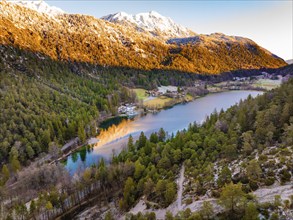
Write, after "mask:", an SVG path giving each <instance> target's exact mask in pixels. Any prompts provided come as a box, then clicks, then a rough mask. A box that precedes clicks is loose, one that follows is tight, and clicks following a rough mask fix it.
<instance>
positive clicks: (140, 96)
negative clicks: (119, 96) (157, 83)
mask: <svg viewBox="0 0 293 220" xmlns="http://www.w3.org/2000/svg"><path fill="white" fill-rule="evenodd" d="M133 91H134V92H135V93H136V96H137V98H138V99H139V100H144V99H146V98H147V97H148V96H147V95H146V93H145V92H146V90H145V89H133Z"/></svg>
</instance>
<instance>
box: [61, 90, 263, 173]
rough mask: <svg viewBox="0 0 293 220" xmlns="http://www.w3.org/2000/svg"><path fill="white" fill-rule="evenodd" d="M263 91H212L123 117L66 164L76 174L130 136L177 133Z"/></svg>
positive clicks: (120, 144)
mask: <svg viewBox="0 0 293 220" xmlns="http://www.w3.org/2000/svg"><path fill="white" fill-rule="evenodd" d="M261 93H262V92H258V91H229V92H222V93H216V94H210V95H207V96H205V97H201V98H198V99H196V100H194V101H192V102H189V103H186V104H180V105H176V106H174V107H173V108H170V109H166V110H162V111H160V112H159V113H156V114H148V115H146V116H143V117H140V118H136V119H134V120H123V121H122V122H120V123H119V124H113V125H112V126H110V127H109V128H107V129H106V130H103V131H102V132H101V133H100V134H99V136H98V138H99V140H100V141H99V143H98V144H96V145H95V146H94V147H92V148H86V147H84V148H82V149H80V150H79V151H77V152H75V153H73V154H71V155H69V156H68V158H67V160H66V162H65V167H66V169H67V170H68V171H69V172H70V174H72V175H73V174H74V173H75V172H77V171H78V170H83V169H85V168H86V167H89V166H91V165H92V164H94V163H98V161H99V160H100V159H101V158H104V159H105V160H106V161H108V160H109V159H110V158H111V156H112V155H113V153H115V154H117V153H119V152H120V151H121V149H123V147H125V146H126V144H127V141H128V137H129V135H132V136H133V138H134V140H136V139H138V136H139V135H140V133H141V132H142V131H143V132H144V133H145V135H146V136H149V135H150V134H151V133H152V132H155V131H158V130H159V129H160V128H164V130H165V131H167V132H168V134H171V133H176V132H177V131H179V130H183V129H184V128H187V127H188V125H189V124H190V123H193V122H195V121H196V122H197V123H202V122H203V121H204V120H205V118H206V117H207V116H208V115H210V114H211V113H212V112H213V111H214V110H215V109H216V110H217V111H220V110H221V109H224V110H225V109H227V108H229V107H230V106H232V105H234V104H236V103H237V102H239V101H240V100H241V99H242V100H244V99H246V98H247V97H248V95H251V96H252V97H256V96H257V95H259V94H261Z"/></svg>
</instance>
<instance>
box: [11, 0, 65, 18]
mask: <svg viewBox="0 0 293 220" xmlns="http://www.w3.org/2000/svg"><path fill="white" fill-rule="evenodd" d="M11 3H15V4H18V5H20V6H23V7H26V8H29V9H32V10H35V11H37V12H39V13H44V14H46V15H48V16H51V17H54V16H57V15H60V14H64V13H65V12H64V11H63V10H62V9H60V8H57V7H55V6H50V5H48V4H47V3H46V2H44V1H15V2H11Z"/></svg>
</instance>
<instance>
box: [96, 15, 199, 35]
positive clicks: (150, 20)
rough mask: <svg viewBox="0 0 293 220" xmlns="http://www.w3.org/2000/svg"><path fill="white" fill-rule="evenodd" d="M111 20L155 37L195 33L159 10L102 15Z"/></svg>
mask: <svg viewBox="0 0 293 220" xmlns="http://www.w3.org/2000/svg"><path fill="white" fill-rule="evenodd" d="M101 19H104V20H106V21H109V22H113V23H118V24H122V25H128V26H132V27H134V28H135V29H136V30H137V31H140V32H146V33H150V34H151V35H153V36H155V37H163V38H170V37H189V36H192V35H195V33H194V32H193V31H191V30H188V29H187V28H185V27H183V26H181V25H178V24H176V23H175V22H174V21H173V20H172V19H171V18H167V17H164V16H162V15H160V14H159V13H158V12H155V11H150V12H148V13H139V14H136V15H129V14H127V13H125V12H119V13H115V14H110V15H107V16H104V17H102V18H101Z"/></svg>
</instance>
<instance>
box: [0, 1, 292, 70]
mask: <svg viewBox="0 0 293 220" xmlns="http://www.w3.org/2000/svg"><path fill="white" fill-rule="evenodd" d="M124 15H125V16H124V17H127V19H126V20H127V21H128V20H131V21H135V23H134V25H126V24H125V22H124V23H117V22H114V23H113V22H109V21H106V20H105V18H104V19H97V18H95V17H93V16H87V15H79V14H67V13H64V12H62V11H61V10H59V9H57V8H55V7H51V6H48V5H47V4H46V3H44V2H43V1H42V2H33V3H30V2H23V3H11V2H6V1H1V2H0V44H2V45H12V46H13V47H18V48H20V49H24V50H29V51H33V52H37V53H40V54H43V55H48V56H50V57H51V58H52V59H55V60H61V61H75V62H87V63H92V64H97V65H100V66H104V67H106V66H114V67H129V68H135V69H144V70H150V69H165V70H177V71H182V72H192V73H208V74H218V73H221V72H227V71H232V70H238V69H259V68H263V67H266V68H278V67H281V66H285V65H287V64H286V63H285V61H284V60H282V59H280V58H279V57H277V56H275V55H273V54H271V53H270V52H268V51H267V50H265V49H263V48H262V47H260V46H259V45H257V44H256V43H254V42H253V41H252V40H249V39H247V38H238V37H229V36H226V35H223V34H212V35H195V40H194V42H189V43H187V44H182V43H181V42H183V41H186V40H187V41H188V39H191V38H180V39H178V37H172V38H170V39H169V38H167V35H168V34H169V35H170V36H171V35H182V36H184V35H187V34H188V33H189V31H188V30H187V29H184V28H181V27H180V26H176V24H174V23H173V22H172V21H171V19H168V18H164V17H163V16H160V15H159V14H158V13H155V12H151V13H146V14H145V13H143V14H138V15H135V16H126V14H124ZM110 17H111V16H110ZM110 17H109V16H108V20H111V19H110ZM112 17H113V19H114V17H115V16H112ZM120 17H123V14H122V15H119V16H118V15H116V18H117V19H118V18H120ZM116 18H115V19H116ZM124 20H125V19H124ZM139 21H141V22H139ZM142 21H144V22H142ZM156 21H158V24H159V25H155V23H156ZM128 23H129V22H128ZM136 24H139V25H140V27H143V28H144V30H145V31H141V30H138V26H137V25H136ZM146 25H147V26H146ZM152 28H153V29H152ZM176 28H177V29H176ZM176 30H177V31H176ZM152 31H157V32H158V31H160V32H163V31H165V32H164V34H163V35H162V36H164V37H158V36H157V35H155V36H154V35H153V34H150V33H151V32H152ZM172 39H173V40H172ZM176 41H177V42H176Z"/></svg>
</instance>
